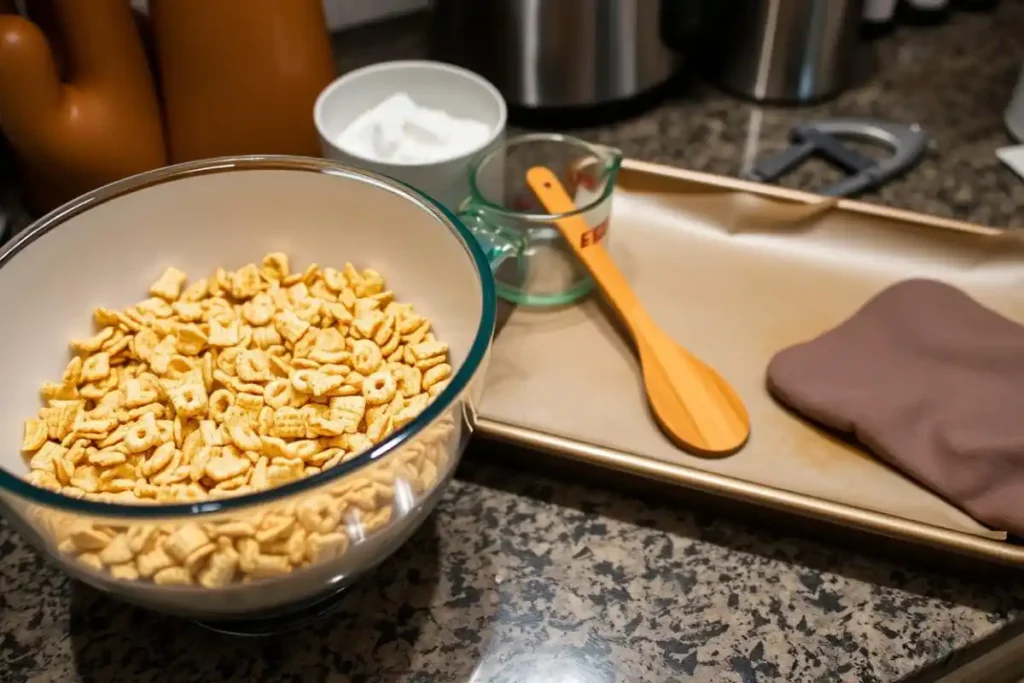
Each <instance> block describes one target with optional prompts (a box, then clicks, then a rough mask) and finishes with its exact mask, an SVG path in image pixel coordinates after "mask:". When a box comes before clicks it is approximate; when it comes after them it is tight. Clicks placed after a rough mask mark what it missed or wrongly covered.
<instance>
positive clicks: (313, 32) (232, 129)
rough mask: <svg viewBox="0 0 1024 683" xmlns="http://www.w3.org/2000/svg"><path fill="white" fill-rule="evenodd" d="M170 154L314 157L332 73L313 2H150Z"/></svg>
mask: <svg viewBox="0 0 1024 683" xmlns="http://www.w3.org/2000/svg"><path fill="white" fill-rule="evenodd" d="M149 14H150V25H151V28H152V33H153V41H154V43H155V49H156V55H157V62H158V64H159V72H160V80H161V88H162V91H163V99H164V113H165V119H166V125H167V135H168V142H169V151H170V157H171V160H172V161H174V162H178V161H188V160H192V159H199V158H207V157H214V156H223V155H227V154H300V155H310V156H316V155H318V154H319V151H320V146H319V141H318V140H319V139H318V137H317V133H316V128H315V127H314V124H313V103H314V102H315V101H316V97H317V95H318V94H319V93H320V91H321V90H322V89H323V88H324V87H325V86H326V85H327V84H328V83H330V82H331V80H333V79H334V76H335V66H334V59H333V55H332V53H331V44H330V39H329V37H328V33H327V25H326V22H325V20H324V13H323V4H322V0H150V3H149Z"/></svg>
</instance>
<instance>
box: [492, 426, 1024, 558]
mask: <svg viewBox="0 0 1024 683" xmlns="http://www.w3.org/2000/svg"><path fill="white" fill-rule="evenodd" d="M476 431H477V432H478V433H479V434H481V435H482V436H487V437H491V438H494V439H498V440H501V441H507V442H510V443H515V444H518V445H523V446H528V447H532V448H534V449H537V450H540V451H542V452H547V453H553V454H555V455H558V456H561V457H565V458H568V459H571V460H575V461H578V462H583V463H586V464H592V465H597V466H599V467H603V468H605V469H610V470H616V471H620V472H627V473H630V474H635V475H639V476H641V477H644V478H647V479H653V480H655V481H661V482H666V483H669V484H674V485H678V486H682V487H684V488H689V489H693V490H696V491H706V492H710V493H713V494H718V495H722V496H725V497H727V498H731V499H738V500H742V501H746V502H749V503H753V504H755V505H760V506H762V507H770V508H773V509H777V510H782V511H785V512H790V513H794V514H797V515H800V516H802V517H807V518H810V519H818V520H825V521H829V522H833V523H836V524H839V525H841V526H844V527H850V528H854V529H859V530H862V531H869V532H872V533H876V534H881V535H883V536H887V537H889V538H893V539H896V540H900V541H910V542H915V543H923V544H925V545H928V546H930V547H933V548H937V549H939V550H947V551H955V552H958V553H961V554H967V555H971V556H975V557H981V558H984V559H987V560H992V561H996V562H1000V563H1002V564H1008V565H1012V566H1017V567H1024V547H1020V546H1016V545H1014V544H1011V543H1008V542H1005V541H995V540H991V539H986V538H984V537H981V536H975V535H973V534H968V533H965V532H960V531H953V530H951V529H943V528H941V527H937V526H933V525H931V524H925V523H923V522H915V521H911V520H908V519H904V518H902V517H897V516H895V515H890V514H886V513H884V512H875V511H873V510H865V509H863V508H858V507H854V506H852V505H846V504H844V503H835V502H832V501H828V500H824V499H821V498H815V497H813V496H808V495H805V494H802V493H793V492H791V491H783V490H782V489H777V488H774V487H771V486H765V485H764V484H757V483H754V482H747V481H743V480H741V479H735V478H733V477H727V476H723V475H720V474H714V473H711V472H705V471H703V470H698V469H694V468H690V467H685V466H683V465H673V464H670V463H667V462H663V461H661V460H655V459H654V458H649V457H647V456H644V455H641V454H637V453H628V452H626V451H620V450H617V449H613V448H608V447H606V446H599V445H597V444H589V443H584V442H582V441H576V440H575V439H569V438H565V437H561V436H557V435H554V434H549V433H546V432H541V431H537V430H534V429H529V428H526V427H518V426H516V425H511V424H507V423H504V422H499V421H496V420H491V419H489V418H485V417H478V418H477V421H476Z"/></svg>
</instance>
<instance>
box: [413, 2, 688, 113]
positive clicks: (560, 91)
mask: <svg viewBox="0 0 1024 683" xmlns="http://www.w3.org/2000/svg"><path fill="white" fill-rule="evenodd" d="M668 2H669V3H687V2H689V0H668ZM663 4H665V3H663V0H433V2H432V10H433V13H432V19H431V52H432V54H433V56H434V57H435V58H437V59H442V60H444V61H448V62H452V63H455V64H458V65H460V66H464V67H466V68H468V69H471V70H473V71H475V72H477V73H479V74H480V75H482V76H484V77H485V78H487V79H488V80H490V81H491V82H492V83H494V85H495V86H497V88H498V90H500V91H501V93H502V95H503V96H504V97H505V99H506V100H507V101H508V103H509V104H510V105H512V106H513V107H527V108H566V107H588V106H594V105H601V104H606V103H611V102H616V101H620V100H626V99H629V98H632V97H634V96H636V95H640V94H642V93H645V92H647V91H648V90H650V89H652V88H654V87H656V86H658V85H659V84H661V83H664V82H665V81H666V80H668V78H669V77H670V76H671V75H672V74H673V73H674V72H675V70H676V67H677V66H678V64H679V61H680V60H679V56H678V55H677V54H676V53H675V52H674V51H673V50H671V49H670V48H669V47H668V45H667V44H666V41H665V39H664V37H663V30H662V27H663V21H662V12H663Z"/></svg>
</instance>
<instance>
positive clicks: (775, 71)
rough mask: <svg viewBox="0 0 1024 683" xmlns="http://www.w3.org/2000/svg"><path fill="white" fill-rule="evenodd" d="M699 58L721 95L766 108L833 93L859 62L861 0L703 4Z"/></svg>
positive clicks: (747, 0)
mask: <svg viewBox="0 0 1024 683" xmlns="http://www.w3.org/2000/svg"><path fill="white" fill-rule="evenodd" d="M706 7H707V13H708V14H707V16H706V20H707V24H706V27H705V28H704V29H703V33H704V35H705V38H706V40H705V53H706V54H705V55H704V57H705V60H706V62H707V68H708V69H709V71H710V75H711V77H712V79H713V80H714V81H717V82H718V83H719V85H721V86H722V87H723V88H724V89H726V90H728V91H730V92H733V93H736V94H738V95H742V96H745V97H749V98H752V99H755V100H758V101H765V102H793V103H804V102H813V101H816V100H821V99H824V98H827V97H830V96H832V95H835V94H837V93H838V92H839V91H840V90H841V89H842V88H843V87H844V86H846V85H847V83H848V79H849V77H850V75H851V73H850V72H851V67H852V66H853V63H854V62H855V61H856V59H857V54H856V50H857V43H858V39H859V31H860V23H861V15H862V13H863V2H862V0H729V1H728V2H725V1H723V0H717V1H711V2H707V3H706Z"/></svg>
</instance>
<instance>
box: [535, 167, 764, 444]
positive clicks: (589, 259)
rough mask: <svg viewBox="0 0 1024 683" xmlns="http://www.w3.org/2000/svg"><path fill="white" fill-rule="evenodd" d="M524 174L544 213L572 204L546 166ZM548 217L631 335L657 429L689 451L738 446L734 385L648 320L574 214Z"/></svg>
mask: <svg viewBox="0 0 1024 683" xmlns="http://www.w3.org/2000/svg"><path fill="white" fill-rule="evenodd" d="M526 181H527V183H528V184H529V185H530V188H531V189H532V190H533V192H534V193H535V194H536V195H537V198H538V199H539V200H540V201H541V203H542V204H543V205H544V207H545V208H546V209H547V210H548V211H549V212H550V213H552V214H564V213H570V212H572V211H575V210H576V206H575V204H574V203H573V200H572V198H571V197H570V196H569V194H568V193H567V192H566V191H565V188H564V187H562V184H561V182H560V181H559V180H558V177H557V176H556V175H555V174H554V173H552V172H551V170H550V169H548V168H545V167H543V166H535V167H533V168H531V169H530V170H529V171H527V172H526ZM555 224H556V226H557V227H558V229H559V231H560V232H561V233H562V236H563V237H564V238H565V240H566V241H567V242H568V243H569V245H570V246H571V247H572V249H573V251H574V252H575V253H576V255H577V256H578V257H579V259H580V261H582V262H583V265H584V266H586V268H587V270H588V271H590V274H591V276H592V277H593V278H594V281H595V282H596V283H597V285H598V287H599V288H600V289H601V291H602V292H603V293H604V296H605V298H606V299H607V300H608V302H609V303H610V304H611V306H612V308H614V309H615V311H616V312H617V313H618V315H619V317H620V318H622V321H623V322H624V323H625V325H626V327H627V328H628V329H629V331H630V333H631V334H632V336H633V341H634V342H635V344H636V348H637V352H638V354H639V356H640V367H641V371H642V372H643V378H644V386H645V388H646V390H647V400H648V402H649V403H650V406H651V411H652V412H653V413H654V416H655V418H656V420H657V421H658V424H659V425H661V428H662V429H663V430H664V431H665V432H666V433H667V434H668V435H669V437H670V438H672V440H673V441H674V442H676V443H677V444H678V445H679V446H680V447H682V448H684V449H685V450H688V451H690V452H692V453H694V454H696V455H705V456H714V455H728V454H730V453H734V452H735V451H737V450H739V449H740V448H741V447H742V446H743V444H744V443H746V441H747V438H748V437H749V436H750V416H749V414H748V413H747V409H746V408H745V407H744V405H743V401H742V400H741V399H740V397H739V396H738V395H737V394H736V391H735V390H734V389H733V388H732V387H731V386H729V384H728V382H726V381H725V380H724V379H723V378H722V377H721V376H720V375H719V374H718V373H717V372H715V370H714V369H712V368H711V367H709V366H708V365H706V364H705V363H703V362H702V361H700V360H699V359H698V358H696V357H695V356H694V355H693V354H691V353H690V352H689V351H687V350H686V349H684V348H683V347H681V346H680V345H679V344H677V343H676V342H675V341H674V340H673V339H672V338H671V337H669V336H668V335H667V334H666V333H665V332H664V331H663V330H662V329H661V328H660V327H659V326H658V325H657V323H655V322H654V320H653V319H652V318H651V316H650V315H649V314H648V313H647V311H646V309H644V307H643V304H641V303H640V300H639V299H638V298H637V296H636V294H634V293H633V290H632V288H630V286H629V283H628V282H627V280H626V278H625V276H623V274H622V271H620V270H619V269H618V267H617V266H616V265H615V262H614V261H613V260H612V258H611V256H610V255H609V254H608V252H607V251H605V249H604V247H603V246H601V243H600V242H599V241H598V240H596V239H594V235H593V234H591V231H590V226H588V225H587V222H586V220H584V218H583V217H582V216H579V215H577V216H570V217H567V218H562V219H559V220H558V221H556V222H555Z"/></svg>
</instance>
